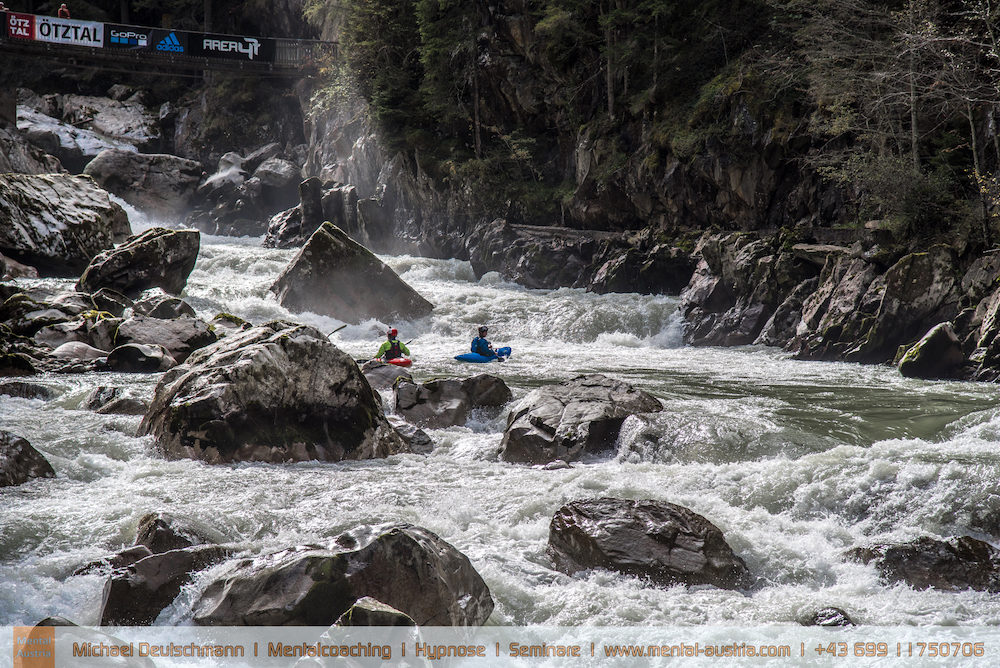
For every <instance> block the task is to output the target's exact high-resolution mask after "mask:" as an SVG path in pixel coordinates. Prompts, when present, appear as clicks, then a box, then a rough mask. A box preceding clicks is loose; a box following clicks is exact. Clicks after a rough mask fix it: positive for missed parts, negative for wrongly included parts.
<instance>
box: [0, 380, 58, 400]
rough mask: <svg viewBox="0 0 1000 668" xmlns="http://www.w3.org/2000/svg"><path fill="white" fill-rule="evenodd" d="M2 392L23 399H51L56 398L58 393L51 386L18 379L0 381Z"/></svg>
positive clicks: (0, 392) (0, 390)
mask: <svg viewBox="0 0 1000 668" xmlns="http://www.w3.org/2000/svg"><path fill="white" fill-rule="evenodd" d="M0 394H6V395H7V396H8V397H19V398H21V399H41V400H42V401H51V400H52V399H55V398H56V393H55V392H53V391H52V389H51V388H48V387H46V386H44V385H39V384H38V383H25V382H23V381H17V380H13V381H7V382H4V383H0Z"/></svg>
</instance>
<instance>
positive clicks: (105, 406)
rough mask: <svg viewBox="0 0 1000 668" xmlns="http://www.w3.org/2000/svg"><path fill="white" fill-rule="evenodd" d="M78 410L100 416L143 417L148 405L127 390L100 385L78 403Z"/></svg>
mask: <svg viewBox="0 0 1000 668" xmlns="http://www.w3.org/2000/svg"><path fill="white" fill-rule="evenodd" d="M80 408H81V409H83V410H86V411H94V412H95V413H98V414H100V415H145V414H146V410H148V409H149V405H148V403H147V402H145V401H143V400H142V399H140V398H138V397H135V396H132V395H131V394H130V393H129V390H128V389H127V388H123V387H105V386H103V385H100V386H98V387H95V388H94V389H93V390H91V391H90V393H89V394H88V395H87V396H86V398H84V400H83V401H82V402H80Z"/></svg>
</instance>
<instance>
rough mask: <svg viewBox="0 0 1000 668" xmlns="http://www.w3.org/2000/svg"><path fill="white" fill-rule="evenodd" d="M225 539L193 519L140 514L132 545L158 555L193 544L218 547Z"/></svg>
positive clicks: (166, 514) (168, 515) (218, 532)
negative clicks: (142, 547)
mask: <svg viewBox="0 0 1000 668" xmlns="http://www.w3.org/2000/svg"><path fill="white" fill-rule="evenodd" d="M227 540H228V537H227V536H225V535H224V534H222V533H221V532H220V531H218V530H216V529H213V528H212V527H210V526H208V525H206V524H204V523H202V522H199V521H197V520H195V519H192V518H190V517H181V516H179V515H173V514H171V513H162V512H158V513H148V514H146V515H143V516H142V518H141V519H140V520H139V527H138V528H137V529H136V537H135V544H136V545H143V546H145V547H147V548H149V550H150V552H152V553H153V554H160V553H162V552H169V551H170V550H180V549H183V548H186V547H191V546H193V545H217V544H219V543H224V542H226V541H227Z"/></svg>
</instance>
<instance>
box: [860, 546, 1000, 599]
mask: <svg viewBox="0 0 1000 668" xmlns="http://www.w3.org/2000/svg"><path fill="white" fill-rule="evenodd" d="M848 557H849V558H850V559H852V560H854V561H859V562H861V563H864V564H868V563H873V562H874V564H875V567H876V568H877V569H878V570H879V572H880V573H881V574H882V577H883V578H884V579H885V581H886V582H888V583H890V584H894V583H896V582H905V583H906V584H908V585H910V586H911V587H913V588H914V589H940V590H942V591H961V590H963V589H974V590H976V591H988V592H994V593H995V592H998V591H1000V550H998V549H997V548H995V547H993V546H992V545H990V544H989V543H986V542H984V541H981V540H979V539H976V538H973V537H971V536H957V537H953V538H949V539H948V540H935V539H933V538H929V537H927V536H924V537H921V538H918V539H916V540H914V541H911V542H909V543H903V544H900V545H874V546H870V547H864V548H858V549H854V550H851V551H850V552H849V553H848Z"/></svg>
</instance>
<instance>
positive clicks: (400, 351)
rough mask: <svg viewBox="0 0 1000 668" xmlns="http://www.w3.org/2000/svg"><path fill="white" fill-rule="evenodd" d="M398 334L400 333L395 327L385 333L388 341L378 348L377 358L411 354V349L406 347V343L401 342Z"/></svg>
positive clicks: (395, 357)
mask: <svg viewBox="0 0 1000 668" xmlns="http://www.w3.org/2000/svg"><path fill="white" fill-rule="evenodd" d="M397 335H399V332H397V331H396V328H395V327H393V328H391V329H390V330H389V331H388V332H386V333H385V338H386V341H385V342H384V343H383V344H382V346H381V347H380V348H379V349H378V353H376V354H375V359H385V360H394V359H397V358H399V357H402V356H403V355H409V354H410V349H409V348H407V347H406V344H405V343H402V342H400V341H399V340H398V339H397V338H396V336H397Z"/></svg>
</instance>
